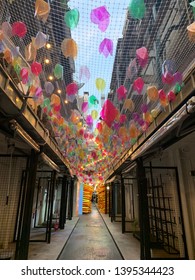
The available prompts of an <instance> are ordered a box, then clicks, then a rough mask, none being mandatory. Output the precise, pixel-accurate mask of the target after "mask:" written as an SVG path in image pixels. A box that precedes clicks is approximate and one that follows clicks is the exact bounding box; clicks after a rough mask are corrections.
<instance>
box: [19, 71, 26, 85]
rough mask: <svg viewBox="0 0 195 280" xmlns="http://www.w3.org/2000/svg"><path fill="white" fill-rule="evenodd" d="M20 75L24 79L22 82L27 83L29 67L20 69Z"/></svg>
mask: <svg viewBox="0 0 195 280" xmlns="http://www.w3.org/2000/svg"><path fill="white" fill-rule="evenodd" d="M20 77H21V79H22V83H23V84H24V85H25V84H27V82H28V69H27V68H22V69H21V70H20Z"/></svg>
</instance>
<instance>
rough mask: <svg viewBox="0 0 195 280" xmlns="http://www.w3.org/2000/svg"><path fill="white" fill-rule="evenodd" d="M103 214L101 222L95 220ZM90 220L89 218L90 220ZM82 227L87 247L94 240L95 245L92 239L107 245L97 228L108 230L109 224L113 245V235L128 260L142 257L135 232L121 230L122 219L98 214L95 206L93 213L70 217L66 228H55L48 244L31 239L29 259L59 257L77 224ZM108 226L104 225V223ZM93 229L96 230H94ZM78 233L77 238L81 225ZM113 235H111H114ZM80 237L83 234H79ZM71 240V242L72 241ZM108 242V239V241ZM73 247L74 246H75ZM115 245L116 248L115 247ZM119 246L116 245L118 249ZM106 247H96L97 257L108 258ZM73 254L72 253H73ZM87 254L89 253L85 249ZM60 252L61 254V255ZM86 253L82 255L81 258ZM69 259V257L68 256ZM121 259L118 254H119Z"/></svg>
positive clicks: (83, 244)
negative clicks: (119, 221) (83, 224)
mask: <svg viewBox="0 0 195 280" xmlns="http://www.w3.org/2000/svg"><path fill="white" fill-rule="evenodd" d="M89 217H90V219H91V222H89V220H88V218H89ZM101 217H102V219H103V220H102V222H103V224H102V223H101V224H100V226H98V225H97V224H96V223H97V221H98V223H99V221H101ZM82 219H83V222H84V223H85V226H83V227H81V226H79V221H80V220H82ZM87 220H88V221H87ZM77 225H78V226H79V227H80V230H83V235H84V236H83V241H84V242H82V246H86V247H88V246H89V244H90V243H91V244H92V245H93V242H94V241H93V240H96V238H97V239H98V241H97V242H98V243H99V244H100V245H101V248H103V247H104V241H103V240H104V238H103V239H101V237H100V236H98V232H100V230H101V229H104V231H105V232H106V229H105V228H106V227H107V229H108V230H109V232H110V234H111V235H109V232H108V231H107V233H106V234H104V235H107V236H110V241H109V242H110V248H111V249H112V248H113V242H112V238H113V239H114V243H115V244H116V245H117V247H118V248H119V250H120V252H121V254H122V256H123V258H124V259H125V260H139V259H140V243H139V241H138V240H137V239H135V238H134V237H133V235H132V233H125V234H122V233H121V223H116V222H113V223H111V221H110V217H109V216H108V215H106V214H101V215H100V214H99V212H98V211H97V209H96V208H95V207H94V208H93V211H92V213H91V214H85V215H82V216H80V217H73V219H72V220H71V221H69V220H67V222H66V225H65V229H64V230H57V231H56V232H52V236H51V243H50V244H47V243H46V242H32V243H30V246H29V255H28V259H29V260H56V259H60V258H59V256H60V253H61V252H62V251H64V246H66V245H67V246H68V243H69V241H70V242H72V241H71V234H73V232H74V228H75V227H76V226H77ZM104 226H105V227H104ZM87 232H90V234H91V235H90V236H88V237H87V238H88V239H86V233H87ZM92 233H93V234H92ZM74 234H77V238H78V236H79V234H81V232H79V230H78V228H77V229H76V231H75V233H74ZM111 236H112V237H111ZM79 238H80V237H79ZM78 242H80V241H78ZM69 244H70V243H69ZM107 244H108V243H107ZM73 248H74V247H72V249H73ZM69 249H70V251H71V246H70V245H69ZM115 249H116V248H115ZM80 250H83V252H84V250H85V249H84V248H83V249H82V248H80ZM116 250H117V249H116ZM107 252H108V251H106V249H102V250H100V249H99V250H97V251H96V253H95V248H94V253H93V254H96V257H97V258H99V259H100V257H101V259H105V255H107ZM71 254H72V253H71ZM85 254H87V253H86V252H85ZM103 255H104V256H103ZM62 256H63V255H62V254H61V258H62ZM83 257H84V255H82V259H84V258H83ZM119 258H120V259H121V256H120V254H119ZM67 259H68V258H67ZM117 259H118V257H117Z"/></svg>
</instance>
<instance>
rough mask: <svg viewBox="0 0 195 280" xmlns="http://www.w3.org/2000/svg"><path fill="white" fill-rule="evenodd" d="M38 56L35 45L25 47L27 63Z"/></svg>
mask: <svg viewBox="0 0 195 280" xmlns="http://www.w3.org/2000/svg"><path fill="white" fill-rule="evenodd" d="M36 56H37V49H36V48H35V47H34V44H33V43H32V42H31V43H30V44H28V45H27V46H26V47H25V58H26V60H27V61H32V60H35V59H36Z"/></svg>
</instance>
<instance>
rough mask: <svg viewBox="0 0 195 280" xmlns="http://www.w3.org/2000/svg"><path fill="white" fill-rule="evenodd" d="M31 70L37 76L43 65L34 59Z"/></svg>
mask: <svg viewBox="0 0 195 280" xmlns="http://www.w3.org/2000/svg"><path fill="white" fill-rule="evenodd" d="M30 68H31V72H32V73H33V74H34V75H35V76H39V74H40V73H41V72H42V65H41V63H39V62H36V61H34V62H33V63H32V64H31V66H30Z"/></svg>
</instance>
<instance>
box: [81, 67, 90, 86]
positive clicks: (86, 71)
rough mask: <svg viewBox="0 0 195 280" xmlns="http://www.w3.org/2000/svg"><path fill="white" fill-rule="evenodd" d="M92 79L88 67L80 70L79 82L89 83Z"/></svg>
mask: <svg viewBox="0 0 195 280" xmlns="http://www.w3.org/2000/svg"><path fill="white" fill-rule="evenodd" d="M89 79H90V71H89V69H88V67H87V66H85V65H84V66H81V67H80V69H79V80H80V81H83V82H88V80H89Z"/></svg>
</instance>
